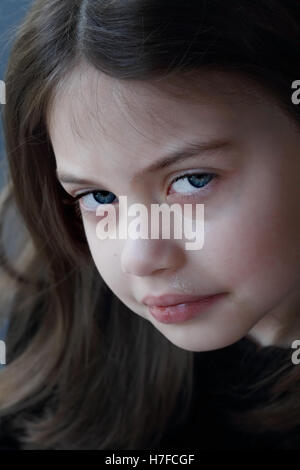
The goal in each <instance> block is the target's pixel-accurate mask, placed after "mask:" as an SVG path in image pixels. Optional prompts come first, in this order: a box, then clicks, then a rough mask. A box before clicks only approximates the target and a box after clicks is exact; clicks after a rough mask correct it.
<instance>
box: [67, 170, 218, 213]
mask: <svg viewBox="0 0 300 470" xmlns="http://www.w3.org/2000/svg"><path fill="white" fill-rule="evenodd" d="M192 176H197V177H200V178H201V177H203V176H211V177H212V178H211V179H210V180H209V182H208V183H207V184H206V185H205V186H204V189H201V188H198V189H199V191H195V192H196V194H195V195H194V194H192V195H188V196H186V195H183V197H187V198H189V199H191V198H195V197H199V192H201V193H202V194H203V193H205V192H206V188H207V186H208V185H209V183H210V182H211V181H213V180H215V179H216V178H218V175H216V174H215V173H209V172H203V173H201V172H199V173H184V174H183V175H179V176H177V177H176V178H174V179H173V180H172V181H171V183H170V186H172V185H173V184H174V183H176V182H177V181H179V180H184V179H187V180H188V178H191V177H192ZM189 184H191V183H189ZM195 189H197V188H195ZM103 192H107V193H108V194H109V193H110V191H105V190H94V191H86V192H83V193H80V194H78V195H77V196H75V197H73V196H69V199H64V200H63V202H64V203H65V204H68V205H72V206H75V212H76V214H77V215H78V216H79V217H81V209H80V204H79V201H80V199H82V198H83V197H84V196H88V195H90V194H96V193H103ZM95 202H96V201H95ZM98 204H99V205H103V206H106V205H108V204H112V203H106V204H101V203H98ZM83 210H84V211H85V212H89V213H95V211H94V210H90V209H83Z"/></svg>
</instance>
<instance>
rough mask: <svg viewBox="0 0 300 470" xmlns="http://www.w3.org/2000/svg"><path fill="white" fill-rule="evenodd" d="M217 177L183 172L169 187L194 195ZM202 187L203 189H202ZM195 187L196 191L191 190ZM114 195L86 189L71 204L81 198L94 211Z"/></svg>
mask: <svg viewBox="0 0 300 470" xmlns="http://www.w3.org/2000/svg"><path fill="white" fill-rule="evenodd" d="M216 177H217V175H216V174H214V173H185V174H184V175H180V176H177V177H176V178H175V179H174V180H173V181H171V185H170V187H173V189H174V188H175V191H173V192H175V193H178V192H181V193H182V194H183V195H185V197H195V193H196V196H198V195H200V193H201V194H203V193H204V192H205V190H206V186H207V185H208V184H209V183H210V181H212V180H213V179H215V178H216ZM202 188H204V189H202ZM192 189H196V191H192ZM114 199H116V196H114V194H113V193H111V192H110V191H105V190H96V191H86V192H84V193H80V194H78V195H77V196H75V197H72V202H71V204H75V205H77V201H79V200H82V201H83V202H82V203H81V207H82V208H83V210H85V211H88V212H96V210H97V207H98V206H99V205H107V204H111V203H112V202H113V201H114Z"/></svg>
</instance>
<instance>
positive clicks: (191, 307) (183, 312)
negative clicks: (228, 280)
mask: <svg viewBox="0 0 300 470" xmlns="http://www.w3.org/2000/svg"><path fill="white" fill-rule="evenodd" d="M225 295H226V294H223V293H222V294H216V295H211V296H210V297H205V298H203V299H201V300H196V301H195V302H188V303H186V304H177V305H170V306H168V307H148V309H149V312H150V313H151V315H152V316H153V317H154V318H155V320H157V321H159V322H161V323H182V322H185V321H187V320H190V319H191V318H194V317H196V316H198V315H200V314H201V313H204V312H206V310H207V309H208V308H209V307H210V306H211V305H213V304H214V303H215V302H217V301H218V300H219V299H220V298H223V297H224V296H225Z"/></svg>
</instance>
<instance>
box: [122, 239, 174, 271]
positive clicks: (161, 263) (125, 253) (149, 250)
mask: <svg viewBox="0 0 300 470" xmlns="http://www.w3.org/2000/svg"><path fill="white" fill-rule="evenodd" d="M182 262H183V252H182V249H181V248H180V247H179V246H178V245H177V244H176V243H175V242H174V240H168V239H160V238H157V239H151V238H149V239H143V238H139V239H136V240H134V239H127V240H126V242H125V244H124V247H123V250H122V255H121V266H122V270H123V272H125V273H128V274H134V275H136V276H149V275H151V274H153V273H154V272H155V271H160V270H174V268H178V266H179V265H180V263H182Z"/></svg>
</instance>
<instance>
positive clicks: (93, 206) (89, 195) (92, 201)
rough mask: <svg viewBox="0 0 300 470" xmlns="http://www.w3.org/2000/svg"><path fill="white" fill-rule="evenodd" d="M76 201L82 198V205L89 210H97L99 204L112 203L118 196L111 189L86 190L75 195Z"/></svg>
mask: <svg viewBox="0 0 300 470" xmlns="http://www.w3.org/2000/svg"><path fill="white" fill-rule="evenodd" d="M73 199H74V201H75V202H76V201H79V200H82V201H83V202H81V206H82V208H83V209H84V210H86V211H89V212H96V210H97V207H99V205H105V204H112V202H113V200H114V199H116V196H115V195H114V194H113V193H111V192H110V191H104V190H103V191H86V192H85V193H81V194H78V195H77V196H75V197H74V198H73Z"/></svg>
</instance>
